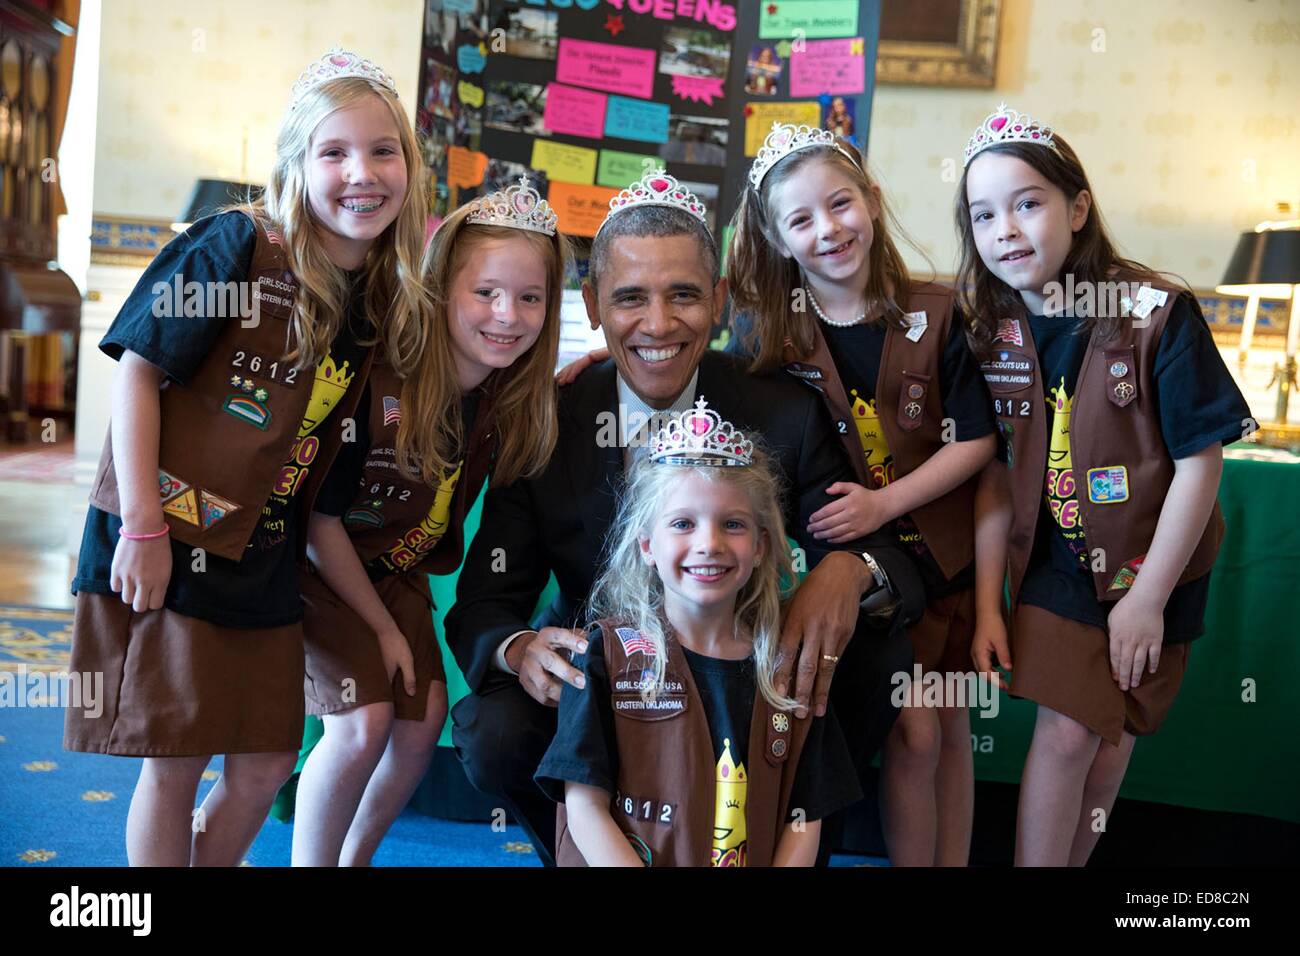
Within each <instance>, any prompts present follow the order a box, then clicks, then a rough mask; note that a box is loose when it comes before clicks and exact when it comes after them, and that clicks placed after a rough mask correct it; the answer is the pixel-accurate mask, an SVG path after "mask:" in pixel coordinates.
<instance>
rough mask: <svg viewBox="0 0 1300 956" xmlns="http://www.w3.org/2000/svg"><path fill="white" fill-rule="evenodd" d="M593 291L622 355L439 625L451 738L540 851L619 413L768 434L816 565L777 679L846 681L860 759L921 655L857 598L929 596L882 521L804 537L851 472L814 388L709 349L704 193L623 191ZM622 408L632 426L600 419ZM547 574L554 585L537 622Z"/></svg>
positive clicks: (593, 378)
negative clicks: (758, 372) (453, 674)
mask: <svg viewBox="0 0 1300 956" xmlns="http://www.w3.org/2000/svg"><path fill="white" fill-rule="evenodd" d="M583 298H584V300H585V302H586V306H587V314H588V316H589V317H590V319H591V323H592V328H593V329H594V328H601V329H603V330H604V333H605V340H606V342H607V344H608V346H609V350H610V358H609V359H608V360H606V361H605V362H603V363H600V364H597V365H594V366H592V367H591V368H588V369H586V370H585V371H584V372H583V373H582V374H581V375H579V376H578V378H577V379H576V380H575V381H574V382H573V384H572V385H569V386H567V387H566V388H564V389H562V390H561V392H560V404H559V426H560V433H559V439H558V443H557V445H556V449H555V454H554V456H553V457H552V459H551V463H550V465H549V466H548V467H547V469H546V470H545V471H544V472H543V473H542V474H541V475H539V476H537V477H535V478H532V479H527V480H522V481H518V482H515V483H514V484H513V485H509V486H505V487H493V488H491V489H490V490H489V492H488V494H487V498H486V501H485V504H484V509H483V519H482V524H481V526H480V528H479V532H478V534H477V535H476V536H475V538H474V541H473V544H472V545H471V547H470V551H469V554H468V556H467V557H466V559H465V566H464V568H463V569H462V570H461V575H460V580H459V586H458V588H457V595H456V597H457V600H456V606H455V607H454V608H453V609H452V611H451V613H450V614H449V615H448V616H447V622H446V629H447V643H448V645H449V646H450V647H451V650H452V652H453V653H454V654H455V656H456V660H457V662H458V663H459V664H460V667H461V670H462V671H463V672H464V674H465V679H466V681H467V682H468V684H469V687H470V690H471V693H470V694H469V695H468V696H467V697H466V698H464V699H463V700H462V701H461V702H460V703H459V704H457V705H456V707H455V708H454V709H453V711H452V718H453V720H454V740H455V744H456V749H457V752H458V753H459V755H460V758H461V760H462V762H463V763H464V765H465V769H466V772H467V774H468V775H469V778H470V780H471V781H472V782H473V783H474V785H475V786H477V787H478V788H479V789H480V790H482V791H484V792H485V793H488V794H491V795H493V796H496V797H498V798H500V799H501V800H502V801H503V802H504V803H505V805H506V806H508V807H509V808H510V809H511V811H512V812H513V814H514V816H515V818H516V819H517V820H519V821H520V822H521V823H522V824H523V825H524V827H525V829H527V830H528V831H529V834H530V836H531V837H532V839H533V845H534V846H535V847H536V849H537V851H538V854H539V855H540V856H541V857H542V859H543V860H544V861H545V862H548V863H549V862H551V860H552V854H553V852H554V843H555V806H554V804H552V803H551V802H550V801H549V800H548V799H547V798H546V797H545V796H544V795H543V793H542V791H541V790H540V789H539V788H538V787H537V785H536V784H535V783H534V782H533V773H534V772H535V771H536V769H537V765H538V764H539V763H540V761H541V758H542V756H543V754H544V753H545V751H546V748H547V746H548V745H549V743H550V741H551V738H552V737H553V736H554V735H555V727H556V710H555V706H556V703H557V702H558V701H559V697H560V690H561V688H562V687H563V686H564V684H565V683H566V682H567V683H569V684H571V685H572V686H574V687H578V688H581V687H582V680H583V679H582V675H581V673H580V672H579V671H578V670H577V669H576V668H574V667H573V666H572V664H571V662H570V656H571V652H574V651H578V652H581V651H583V650H585V649H586V642H585V639H584V633H585V632H584V631H583V630H581V628H582V627H583V626H584V625H585V624H586V623H588V622H587V621H586V620H585V609H584V605H585V602H586V600H587V597H588V594H589V593H590V591H591V587H592V583H593V581H594V580H595V578H596V576H597V574H598V573H599V562H600V558H601V554H602V551H603V548H604V545H605V539H606V537H607V535H608V533H609V531H610V524H611V522H612V521H613V518H614V514H615V510H616V498H615V495H616V492H617V489H618V486H619V483H620V482H621V480H622V477H623V472H624V469H625V468H626V466H627V465H628V464H629V463H630V461H631V460H632V459H633V456H635V455H638V454H640V453H641V450H640V447H639V446H640V445H641V442H642V439H643V438H644V436H645V435H647V434H648V433H649V430H650V428H651V427H653V424H651V425H650V426H649V427H643V428H641V429H639V430H637V431H634V432H633V433H632V434H630V435H629V434H628V432H629V431H632V429H624V428H623V427H621V426H622V425H623V424H624V423H627V424H631V425H636V424H638V423H645V422H647V420H649V421H650V422H651V423H653V420H654V417H655V413H657V412H658V413H663V412H679V411H684V410H686V409H688V408H690V407H691V406H692V405H694V403H695V401H696V399H697V398H698V397H700V396H703V397H705V398H706V399H707V400H708V402H709V405H710V407H711V408H713V409H714V410H716V411H717V412H718V414H720V415H721V416H722V417H723V418H725V419H727V420H729V421H731V422H733V423H735V424H736V426H737V427H739V428H741V429H742V430H744V431H745V432H747V433H755V434H756V435H760V436H762V439H763V441H764V442H765V444H766V445H767V447H768V450H769V451H770V452H771V454H772V456H773V458H774V460H775V463H776V464H777V466H778V468H779V470H780V473H781V475H782V477H783V479H784V481H783V484H784V487H785V489H786V493H785V494H784V496H783V500H782V511H783V514H784V518H785V523H786V529H787V531H788V533H789V534H790V535H791V536H792V537H794V538H795V539H796V541H797V543H798V545H799V547H800V548H801V549H802V550H803V554H804V556H805V558H806V561H807V566H808V567H809V568H811V569H812V570H811V571H810V573H809V574H808V576H807V578H806V579H805V581H804V582H803V584H802V586H801V587H800V588H799V590H798V592H797V593H796V595H795V597H794V598H793V600H792V601H791V602H790V605H789V609H788V611H787V615H786V623H785V626H784V629H783V633H782V641H781V643H782V647H783V651H784V661H785V663H784V665H783V668H782V670H781V671H780V672H779V673H778V681H779V682H780V683H785V684H787V685H788V688H789V691H790V693H791V694H792V696H795V697H796V698H798V699H799V701H800V702H801V704H803V705H804V707H803V708H801V712H800V714H801V715H802V714H803V713H806V712H813V713H818V714H820V713H823V712H824V711H825V709H826V705H827V700H828V695H829V694H830V691H831V689H832V686H833V687H834V688H835V695H834V705H835V710H836V712H837V714H838V716H839V720H840V723H841V725H842V726H843V728H844V731H845V736H846V738H847V739H848V742H849V744H850V747H851V748H852V750H853V752H854V756H855V758H857V759H858V761H859V763H860V766H865V765H866V763H867V762H869V761H870V759H871V757H872V755H873V754H874V753H875V751H876V749H877V748H878V747H879V745H880V742H881V740H883V738H884V735H885V734H886V733H887V732H888V730H889V727H890V724H891V723H892V721H893V718H894V717H895V716H896V711H894V710H893V708H892V707H891V705H890V703H889V695H890V689H891V685H890V675H892V674H893V673H894V672H896V671H906V670H907V669H908V668H909V667H910V666H911V661H912V650H911V646H910V644H909V643H908V641H907V639H906V637H905V635H903V634H902V632H901V629H899V628H892V629H891V628H890V627H889V624H888V618H887V617H886V618H885V620H884V621H883V622H882V620H881V619H880V618H879V617H876V618H873V619H868V616H867V614H866V613H864V612H863V611H862V607H863V605H864V604H865V606H866V607H869V608H872V607H874V608H884V609H885V610H886V611H888V609H889V608H891V607H895V606H901V608H902V610H901V612H900V613H899V614H898V615H896V617H899V618H901V619H903V620H912V619H914V618H915V617H917V616H919V615H920V613H921V610H922V609H923V607H924V600H925V599H924V596H923V594H922V590H921V583H920V579H919V576H918V572H917V570H916V568H915V566H914V565H913V564H912V562H911V560H910V558H908V557H907V556H906V555H905V554H904V553H903V552H902V551H901V550H900V549H899V548H898V547H897V544H896V542H895V541H894V540H893V538H892V537H891V536H890V535H888V534H877V535H872V536H871V537H869V538H864V539H860V540H858V541H854V542H850V543H848V544H845V545H842V546H838V547H829V546H827V545H826V544H825V543H824V542H821V541H818V540H816V539H815V538H813V536H812V534H811V533H809V531H808V524H809V520H810V517H811V515H812V514H813V513H814V512H816V511H817V510H819V509H820V508H822V507H823V506H825V505H826V504H827V503H828V502H829V501H830V500H831V498H830V496H829V495H827V493H826V489H827V488H829V487H830V486H831V485H832V484H834V483H835V482H837V481H851V480H853V478H852V471H851V469H850V467H849V463H848V461H847V459H846V458H845V455H844V452H843V446H842V443H841V442H840V440H839V438H838V436H837V435H836V434H835V433H834V431H833V428H832V424H831V421H830V419H829V417H828V416H827V414H826V412H825V411H824V409H823V407H822V404H821V402H820V401H818V400H817V397H816V396H815V395H814V394H812V393H811V392H810V391H809V390H807V389H804V388H802V387H800V386H799V385H798V384H797V383H795V382H793V381H791V380H789V379H787V378H778V377H768V376H752V375H749V374H747V373H746V371H745V362H744V361H743V360H741V359H739V358H736V357H734V356H731V355H725V354H723V353H721V352H716V351H710V350H709V348H708V342H709V334H710V331H711V329H712V328H713V325H714V324H715V323H716V322H717V321H718V319H719V317H720V316H721V314H722V310H723V307H724V305H725V302H726V281H725V280H724V279H720V278H719V276H718V250H717V246H716V245H715V243H714V240H713V236H712V234H711V233H710V232H709V231H708V228H707V227H706V226H705V224H704V207H703V205H702V204H701V203H700V202H699V201H698V200H697V199H696V198H695V197H694V196H692V195H691V194H690V193H689V192H687V191H686V190H684V189H681V188H680V187H679V186H678V184H677V183H676V181H675V180H673V179H672V177H671V176H666V175H664V174H663V172H662V170H661V171H659V172H657V173H650V174H647V176H646V177H645V178H644V179H643V180H642V181H641V182H639V183H636V184H634V185H633V186H631V187H629V189H627V190H624V191H623V192H622V193H620V194H619V196H618V197H617V198H616V199H615V201H614V204H613V210H612V211H611V213H610V215H609V217H608V218H607V219H606V220H605V223H604V224H603V225H602V226H601V228H600V231H599V232H598V233H597V236H596V239H595V241H594V243H593V246H592V252H591V260H590V269H589V280H588V282H587V284H586V285H584V287H583ZM611 420H617V421H618V422H619V423H620V428H619V429H617V430H611V429H609V428H608V427H606V425H607V423H608V422H610V421H611ZM611 433H614V434H615V435H616V440H613V441H611V440H608V438H609V436H610V435H611ZM629 439H630V440H629ZM551 574H554V575H555V578H556V581H557V583H558V585H559V594H558V596H557V597H556V599H555V601H554V602H553V603H552V605H551V607H550V608H548V609H547V610H546V611H545V612H543V613H542V614H540V615H538V616H537V618H536V619H532V618H533V612H534V609H535V607H536V605H537V602H538V599H539V597H540V595H541V594H542V592H543V590H544V589H545V587H546V584H547V581H548V579H549V577H550V576H551ZM841 658H842V659H841ZM837 673H838V674H839V677H837V678H836V679H835V681H834V683H833V684H832V677H833V676H834V675H836V674H837Z"/></svg>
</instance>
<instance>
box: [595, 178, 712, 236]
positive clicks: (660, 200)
mask: <svg viewBox="0 0 1300 956" xmlns="http://www.w3.org/2000/svg"><path fill="white" fill-rule="evenodd" d="M636 206H668V207H669V208H671V209H680V210H682V211H683V212H686V213H690V214H691V215H692V216H694V217H695V218H696V219H698V220H699V221H700V222H702V223H705V224H706V225H707V224H708V219H707V218H706V217H707V213H708V210H707V209H706V207H705V205H704V203H703V202H702V201H701V200H700V198H699V197H698V196H696V195H695V193H693V192H691V191H690V190H689V189H687V188H686V187H685V186H683V185H681V184H680V183H679V182H677V179H676V178H675V177H673V176H669V175H668V173H666V172H665V171H664V169H663V167H662V166H661V167H659V168H658V169H656V170H655V171H654V172H652V173H646V174H645V175H644V176H642V177H641V178H640V179H639V180H637V181H636V182H634V183H633V184H632V185H630V186H628V187H627V188H626V189H624V190H622V191H620V192H619V194H618V195H617V196H615V197H614V198H613V199H611V200H610V201H609V212H608V213H606V214H605V222H602V223H601V224H600V229H604V228H605V223H607V222H609V221H610V220H611V219H613V218H614V217H615V216H616V215H618V214H619V213H621V212H625V211H626V210H628V209H632V208H635V207H636ZM600 229H597V230H596V234H597V235H600Z"/></svg>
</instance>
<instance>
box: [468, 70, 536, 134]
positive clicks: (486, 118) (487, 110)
mask: <svg viewBox="0 0 1300 956" xmlns="http://www.w3.org/2000/svg"><path fill="white" fill-rule="evenodd" d="M545 113H546V87H544V86H538V85H537V84H536V83H514V82H511V81H509V80H497V81H496V82H493V83H489V84H488V88H487V102H486V103H485V105H484V107H483V125H485V126H488V127H490V128H492V129H499V130H504V131H506V132H508V133H527V134H528V135H529V136H550V135H551V131H550V130H548V129H547V128H546V127H545V125H543V123H542V117H543V116H544V115H545Z"/></svg>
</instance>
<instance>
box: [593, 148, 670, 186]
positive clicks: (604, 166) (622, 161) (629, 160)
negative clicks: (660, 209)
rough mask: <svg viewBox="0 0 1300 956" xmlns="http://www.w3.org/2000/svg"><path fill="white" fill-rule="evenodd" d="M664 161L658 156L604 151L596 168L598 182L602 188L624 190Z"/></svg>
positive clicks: (615, 150)
mask: <svg viewBox="0 0 1300 956" xmlns="http://www.w3.org/2000/svg"><path fill="white" fill-rule="evenodd" d="M663 164H664V161H663V160H662V159H660V158H659V157H658V156H643V155H641V154H640V153H623V152H620V151H619V150H617V149H602V150H601V151H600V163H599V164H598V165H597V166H596V182H597V184H599V185H601V186H612V187H614V188H615V189H622V188H623V187H624V186H627V185H628V184H630V183H634V182H636V181H637V180H638V179H640V178H641V177H642V176H644V175H645V174H646V173H647V172H649V171H651V170H655V169H658V168H659V167H660V166H662V165H663Z"/></svg>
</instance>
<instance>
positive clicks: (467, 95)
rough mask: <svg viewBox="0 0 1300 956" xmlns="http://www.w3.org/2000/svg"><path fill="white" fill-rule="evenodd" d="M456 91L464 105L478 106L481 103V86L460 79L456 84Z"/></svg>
mask: <svg viewBox="0 0 1300 956" xmlns="http://www.w3.org/2000/svg"><path fill="white" fill-rule="evenodd" d="M456 93H457V95H458V96H459V97H460V101H461V102H462V103H464V104H465V105H466V106H473V107H476V108H477V107H479V106H482V105H483V87H481V86H475V85H474V84H473V83H466V82H465V81H464V80H461V81H460V83H459V84H457V86H456Z"/></svg>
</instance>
